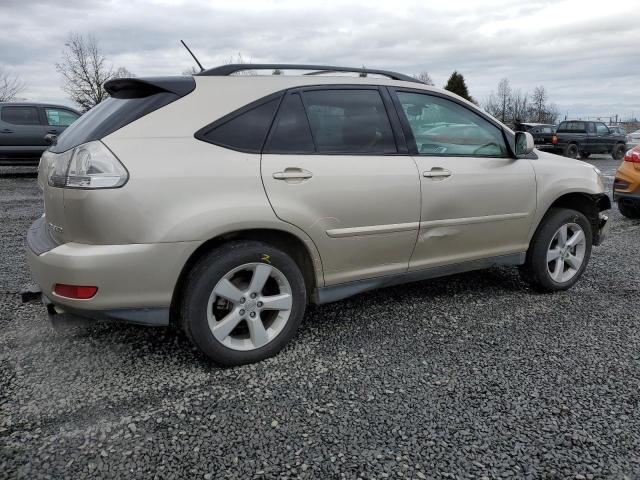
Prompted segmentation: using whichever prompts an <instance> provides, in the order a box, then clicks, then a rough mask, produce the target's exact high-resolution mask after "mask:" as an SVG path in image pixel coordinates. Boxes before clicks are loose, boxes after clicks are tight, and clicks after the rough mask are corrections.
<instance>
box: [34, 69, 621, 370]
mask: <svg viewBox="0 0 640 480" xmlns="http://www.w3.org/2000/svg"><path fill="white" fill-rule="evenodd" d="M246 69H251V70H254V71H255V72H257V71H259V70H263V69H268V70H273V69H280V70H283V71H287V70H292V69H296V70H308V71H309V73H311V74H307V75H247V76H245V75H233V74H234V73H236V72H238V71H241V70H246ZM332 72H356V73H360V74H361V75H360V76H358V77H355V76H354V77H350V76H345V75H344V74H341V75H336V73H333V75H331V73H332ZM385 77H386V78H385ZM106 88H107V90H108V91H109V93H110V94H111V97H112V98H110V99H108V100H106V101H104V102H103V103H101V104H100V105H99V106H97V107H96V108H94V109H93V110H91V111H90V112H89V113H87V114H86V115H84V116H83V117H81V118H80V119H79V120H78V121H77V122H76V123H74V124H73V125H72V126H71V127H70V128H69V129H68V130H67V131H65V132H64V134H63V135H62V136H60V138H59V139H58V141H57V144H56V145H54V146H53V147H51V149H50V150H49V151H47V152H46V153H45V154H44V155H43V157H42V160H41V162H40V169H39V177H38V178H39V182H40V184H41V185H42V188H43V190H44V205H45V215H44V216H43V217H42V218H41V219H39V220H38V221H36V222H35V223H34V225H33V226H32V227H31V229H30V230H29V233H28V245H29V253H28V257H29V262H30V265H31V270H32V276H33V278H34V279H35V280H36V282H37V283H38V284H39V285H40V287H41V289H42V291H43V297H44V301H45V304H46V305H47V307H48V311H49V314H50V315H52V316H55V315H66V316H76V317H83V318H88V319H103V318H104V319H120V320H126V321H129V322H135V323H141V324H151V325H168V324H169V323H170V322H176V323H178V324H180V325H181V326H182V328H184V330H185V331H186V333H187V335H188V336H189V337H190V338H191V340H193V342H194V343H195V344H196V345H197V346H198V347H199V348H200V349H202V351H203V352H204V353H205V354H206V355H208V356H209V357H210V358H211V359H213V360H214V361H216V362H218V363H220V364H224V365H237V364H242V363H247V362H253V361H256V360H260V359H263V358H266V357H269V356H271V355H274V354H275V353H277V352H278V351H279V350H280V349H281V348H282V347H283V346H284V345H285V344H286V343H287V341H289V340H290V339H291V337H292V336H293V335H294V332H295V331H296V329H297V327H298V325H299V324H300V321H301V319H302V316H303V314H304V311H305V307H306V305H307V303H308V302H313V303H326V302H331V301H335V300H340V299H343V298H346V297H348V296H351V295H354V294H357V293H360V292H363V291H365V290H371V289H374V288H378V287H382V286H387V285H394V284H400V283H405V282H411V281H416V280H421V279H426V278H433V277H438V276H443V275H448V274H451V273H458V272H463V271H469V270H475V269H482V268H486V267H490V266H493V265H518V266H520V269H521V272H522V274H523V278H524V279H525V280H526V281H528V282H529V283H530V284H531V285H532V286H533V287H534V288H536V289H539V290H544V291H554V290H562V289H567V288H569V287H570V286H572V285H573V284H574V283H575V282H576V281H577V280H578V278H579V277H580V276H581V274H582V273H583V272H584V270H585V268H586V266H587V262H588V260H589V255H590V253H591V247H592V245H594V244H596V245H597V244H598V243H599V242H600V241H601V240H602V237H603V234H604V229H605V226H606V224H607V221H606V220H607V217H606V215H604V214H603V213H602V212H603V211H605V210H607V209H609V208H610V201H609V198H608V197H607V195H606V194H605V193H604V187H603V182H602V178H601V175H600V173H599V171H598V170H597V169H595V168H594V167H592V166H590V165H588V164H586V163H582V162H579V161H576V160H572V159H567V158H563V157H559V156H555V155H552V154H549V153H544V152H539V151H534V150H533V139H532V137H531V135H530V134H527V133H523V132H517V133H515V134H514V133H513V132H512V131H511V130H509V129H508V128H507V127H505V126H504V125H502V124H501V123H500V122H498V121H497V120H496V119H494V118H493V117H491V116H489V115H487V114H486V113H485V112H483V111H482V110H480V109H478V107H477V106H475V105H473V104H471V103H469V102H467V101H465V100H463V99H462V98H460V97H458V96H456V95H454V94H451V93H450V92H446V91H443V90H440V89H437V88H434V87H430V86H428V85H425V84H422V83H420V82H419V81H417V80H415V79H413V78H411V77H407V76H404V75H401V74H397V73H393V72H386V71H372V70H366V71H364V70H362V69H351V68H337V67H327V66H311V65H306V66H300V65H296V66H288V65H255V64H253V65H226V66H223V67H218V68H214V69H211V70H206V71H204V72H202V73H201V74H198V75H196V76H194V77H191V76H189V77H171V78H146V79H144V78H143V79H141V78H135V79H118V80H112V81H109V82H108V83H107V85H106Z"/></svg>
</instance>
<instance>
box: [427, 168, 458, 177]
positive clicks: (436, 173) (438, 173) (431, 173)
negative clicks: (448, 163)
mask: <svg viewBox="0 0 640 480" xmlns="http://www.w3.org/2000/svg"><path fill="white" fill-rule="evenodd" d="M451 175H452V174H451V170H447V169H446V168H442V167H433V168H432V169H431V170H428V171H426V172H422V176H423V177H428V178H441V177H442V178H446V177H450V176H451Z"/></svg>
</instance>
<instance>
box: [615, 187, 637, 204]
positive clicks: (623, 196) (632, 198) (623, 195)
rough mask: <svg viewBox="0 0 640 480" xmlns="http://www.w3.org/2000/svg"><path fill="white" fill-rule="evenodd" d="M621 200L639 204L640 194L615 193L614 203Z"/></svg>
mask: <svg viewBox="0 0 640 480" xmlns="http://www.w3.org/2000/svg"><path fill="white" fill-rule="evenodd" d="M620 200H628V201H630V202H638V203H640V193H635V192H633V193H624V192H620V193H618V192H616V191H615V190H614V191H613V201H614V202H619V201H620Z"/></svg>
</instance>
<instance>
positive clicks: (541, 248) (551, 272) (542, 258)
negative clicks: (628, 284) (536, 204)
mask: <svg viewBox="0 0 640 480" xmlns="http://www.w3.org/2000/svg"><path fill="white" fill-rule="evenodd" d="M563 226H565V227H567V234H566V235H565V238H566V240H567V245H569V244H570V243H569V242H571V239H572V238H573V235H578V237H576V240H574V242H576V241H580V240H579V239H580V234H579V233H578V231H579V230H581V231H582V234H583V236H584V238H583V240H582V243H578V244H576V246H575V247H574V248H571V247H568V250H566V252H568V255H566V260H564V258H565V257H563V255H565V251H563V247H562V245H561V243H560V238H559V237H558V235H559V232H560V228H561V227H563ZM569 234H571V235H569ZM592 241H593V235H592V227H591V223H590V222H589V220H588V219H587V217H585V216H584V215H583V214H582V213H580V212H578V211H576V210H571V209H567V208H552V209H550V210H549V211H548V212H547V214H546V215H545V216H544V218H543V219H542V221H541V222H540V225H538V229H537V230H536V233H535V234H534V236H533V239H532V240H531V244H530V245H529V250H528V251H527V257H526V260H525V263H524V265H522V266H521V267H520V275H521V277H522V279H523V280H524V281H525V282H527V283H528V284H529V285H531V287H532V288H533V289H534V290H537V291H539V292H555V291H558V290H567V289H569V288H571V287H572V286H573V285H574V284H575V283H576V282H577V281H578V279H579V278H580V277H581V276H582V274H583V272H584V270H585V268H587V264H588V263H589V257H590V256H591V246H592ZM556 254H557V255H558V256H557V257H556V259H555V260H548V259H549V258H551V257H553V256H554V255H556ZM577 260H580V264H579V265H577V263H576V262H577ZM559 262H562V264H561V266H559ZM574 267H577V268H574Z"/></svg>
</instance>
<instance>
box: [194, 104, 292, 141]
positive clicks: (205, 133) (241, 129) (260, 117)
mask: <svg viewBox="0 0 640 480" xmlns="http://www.w3.org/2000/svg"><path fill="white" fill-rule="evenodd" d="M279 103H280V96H278V97H276V98H274V99H272V100H269V101H267V102H265V103H262V104H260V105H257V106H255V107H249V109H248V110H244V111H241V113H239V114H232V116H231V118H228V117H223V118H221V119H220V120H218V121H216V122H214V123H213V124H212V125H210V126H209V127H205V129H203V130H200V131H198V132H197V133H196V138H198V139H199V140H204V141H205V142H209V143H213V144H215V145H220V146H221V147H227V148H231V149H233V150H240V151H242V152H249V153H260V150H261V149H262V145H263V144H264V141H265V138H266V137H267V133H268V132H269V128H270V127H271V122H272V121H273V116H274V115H275V113H276V109H277V108H278V104H279Z"/></svg>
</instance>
